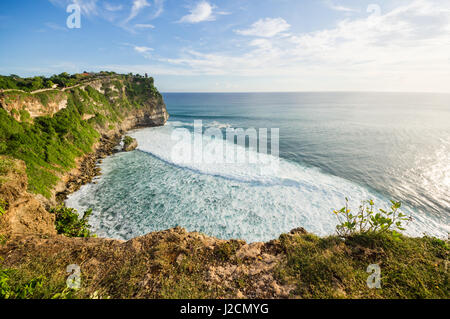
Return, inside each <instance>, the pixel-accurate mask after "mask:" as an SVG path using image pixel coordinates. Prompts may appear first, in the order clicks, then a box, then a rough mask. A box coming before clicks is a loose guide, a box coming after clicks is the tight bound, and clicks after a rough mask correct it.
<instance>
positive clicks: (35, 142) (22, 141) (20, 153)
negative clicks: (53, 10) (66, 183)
mask: <svg viewBox="0 0 450 319" xmlns="http://www.w3.org/2000/svg"><path fill="white" fill-rule="evenodd" d="M111 75H114V77H113V78H112V79H111V82H110V83H111V85H113V84H114V83H116V84H118V83H120V89H122V88H123V87H126V88H127V89H126V94H121V96H120V98H118V99H117V100H115V101H113V100H111V99H109V98H108V97H107V96H105V94H101V93H100V92H98V91H97V90H95V89H94V88H92V87H91V86H87V87H86V88H85V89H81V88H74V89H71V90H69V91H66V92H60V91H58V90H51V91H46V92H41V93H37V94H35V95H33V96H32V95H31V94H29V93H23V92H18V91H13V92H5V93H3V97H4V98H5V100H6V103H8V101H10V102H11V101H17V99H19V98H37V99H38V100H39V101H40V102H41V104H42V105H43V107H46V106H47V105H48V103H49V101H51V100H52V99H54V96H55V95H56V94H66V95H67V106H66V108H65V109H63V110H61V111H59V112H58V113H56V114H54V115H53V116H43V117H37V118H34V119H31V116H30V114H29V113H28V112H27V110H26V109H22V110H12V111H11V114H9V113H8V112H7V111H6V110H5V109H2V108H0V155H2V154H7V155H10V156H12V157H14V158H17V159H21V160H23V161H25V163H26V166H27V175H28V182H29V186H28V188H29V190H30V191H31V192H33V193H37V194H42V195H44V196H46V197H50V196H51V190H52V188H53V187H54V185H55V184H56V182H57V181H58V176H59V175H60V174H61V173H62V172H66V171H68V170H70V169H72V168H73V167H75V159H76V158H78V157H80V156H82V155H84V154H87V153H90V152H91V151H92V146H93V144H94V143H95V142H96V141H98V139H99V137H100V134H99V133H98V130H100V129H102V128H108V127H109V128H110V129H111V127H112V125H113V124H116V123H118V122H120V121H121V120H122V119H123V118H124V117H125V115H126V114H127V113H129V110H130V109H131V108H138V107H141V105H142V104H143V103H145V102H148V99H149V97H151V96H160V94H159V92H158V91H157V89H156V88H155V87H154V86H153V79H152V78H143V77H140V76H139V77H138V76H132V75H131V76H126V75H116V74H114V73H110V72H100V73H95V74H87V75H83V74H81V75H80V74H78V75H72V76H69V75H68V74H66V73H63V74H61V75H59V76H54V77H52V78H50V79H51V81H52V82H53V83H60V84H61V85H63V86H70V85H72V84H74V83H81V82H83V81H87V80H89V79H93V78H101V77H105V76H111ZM3 78H5V77H3ZM6 78H8V81H10V82H11V81H13V82H14V81H15V82H14V83H15V86H16V87H19V88H20V89H22V87H21V86H20V83H22V80H21V79H20V78H18V77H16V76H11V77H6ZM66 80H67V81H66ZM72 80H73V81H75V82H70V81H72ZM44 82H45V81H44ZM8 83H9V82H8ZM1 87H2V86H0V88H1ZM35 88H36V87H35V86H31V87H30V90H31V89H35ZM114 93H117V91H114ZM86 114H89V115H94V116H93V117H91V118H89V120H87V121H85V120H83V115H86ZM17 119H20V120H21V121H20V122H19V121H18V120H17Z"/></svg>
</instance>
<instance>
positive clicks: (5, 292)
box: [0, 269, 44, 299]
mask: <svg viewBox="0 0 450 319" xmlns="http://www.w3.org/2000/svg"><path fill="white" fill-rule="evenodd" d="M13 272H14V270H13V269H0V299H26V298H30V297H31V296H32V295H33V293H34V290H35V289H39V288H42V281H43V279H44V278H43V277H42V276H41V277H36V278H33V279H32V280H30V281H29V282H27V283H25V284H23V285H12V284H11V280H10V276H11V275H12V273H13Z"/></svg>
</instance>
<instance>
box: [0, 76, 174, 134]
mask: <svg viewBox="0 0 450 319" xmlns="http://www.w3.org/2000/svg"><path fill="white" fill-rule="evenodd" d="M145 80H146V79H140V78H123V77H120V76H109V77H102V78H101V79H97V80H92V81H89V82H85V83H82V84H78V85H75V86H73V87H68V88H63V89H59V90H58V89H43V90H37V91H35V92H31V93H28V92H23V91H20V90H3V91H2V90H0V107H1V108H3V109H5V110H6V111H7V112H8V113H9V114H10V115H11V116H12V117H14V119H15V120H17V121H19V122H20V121H32V119H34V118H36V117H40V116H53V115H54V114H55V113H57V112H59V111H61V110H63V109H65V108H66V107H67V102H68V98H69V97H70V95H71V94H76V92H75V90H76V89H78V90H81V91H85V90H86V89H87V88H88V87H89V88H92V89H94V90H96V91H97V92H98V93H100V94H101V95H105V96H107V99H108V100H109V102H110V103H111V104H112V105H117V106H118V107H121V106H123V105H121V104H123V103H124V101H128V100H129V99H130V95H131V93H130V92H131V91H132V87H133V86H134V85H141V84H142V82H144V81H145ZM139 97H140V99H141V102H140V103H139V104H140V105H139V108H132V109H131V110H130V112H129V114H128V116H127V118H126V119H125V121H124V122H125V123H124V124H125V126H124V127H126V126H128V125H132V126H159V125H164V124H165V123H166V122H167V120H168V118H169V114H168V113H167V109H166V105H165V104H164V101H163V99H162V97H161V96H158V95H155V94H154V92H152V91H151V90H148V91H143V92H140V93H139ZM81 100H82V102H83V103H87V104H89V105H90V106H91V108H90V109H89V110H87V112H86V113H85V114H83V115H82V116H83V119H85V120H89V119H91V118H93V117H95V116H96V113H97V112H99V111H100V114H102V110H99V109H98V106H99V105H100V104H101V103H100V102H99V101H96V100H94V99H92V98H91V97H86V96H82V97H81ZM24 112H26V113H25V114H24ZM103 113H104V112H103ZM102 115H107V114H102Z"/></svg>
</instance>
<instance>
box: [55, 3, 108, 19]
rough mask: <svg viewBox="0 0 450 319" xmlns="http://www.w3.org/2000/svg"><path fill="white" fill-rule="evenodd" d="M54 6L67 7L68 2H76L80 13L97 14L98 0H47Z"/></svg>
mask: <svg viewBox="0 0 450 319" xmlns="http://www.w3.org/2000/svg"><path fill="white" fill-rule="evenodd" d="M49 1H50V3H52V4H53V5H55V6H59V7H64V8H65V7H67V6H68V5H69V4H72V3H75V4H78V5H79V6H80V8H81V13H82V14H84V15H86V16H91V15H98V14H99V12H98V6H97V2H98V0H49Z"/></svg>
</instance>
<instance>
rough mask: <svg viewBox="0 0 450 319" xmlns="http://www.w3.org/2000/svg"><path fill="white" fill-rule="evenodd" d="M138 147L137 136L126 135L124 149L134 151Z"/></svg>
mask: <svg viewBox="0 0 450 319" xmlns="http://www.w3.org/2000/svg"><path fill="white" fill-rule="evenodd" d="M137 147H138V142H137V140H136V139H135V138H132V137H129V136H126V137H125V139H124V144H123V147H122V151H124V152H131V151H134V150H135V149H136V148H137Z"/></svg>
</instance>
